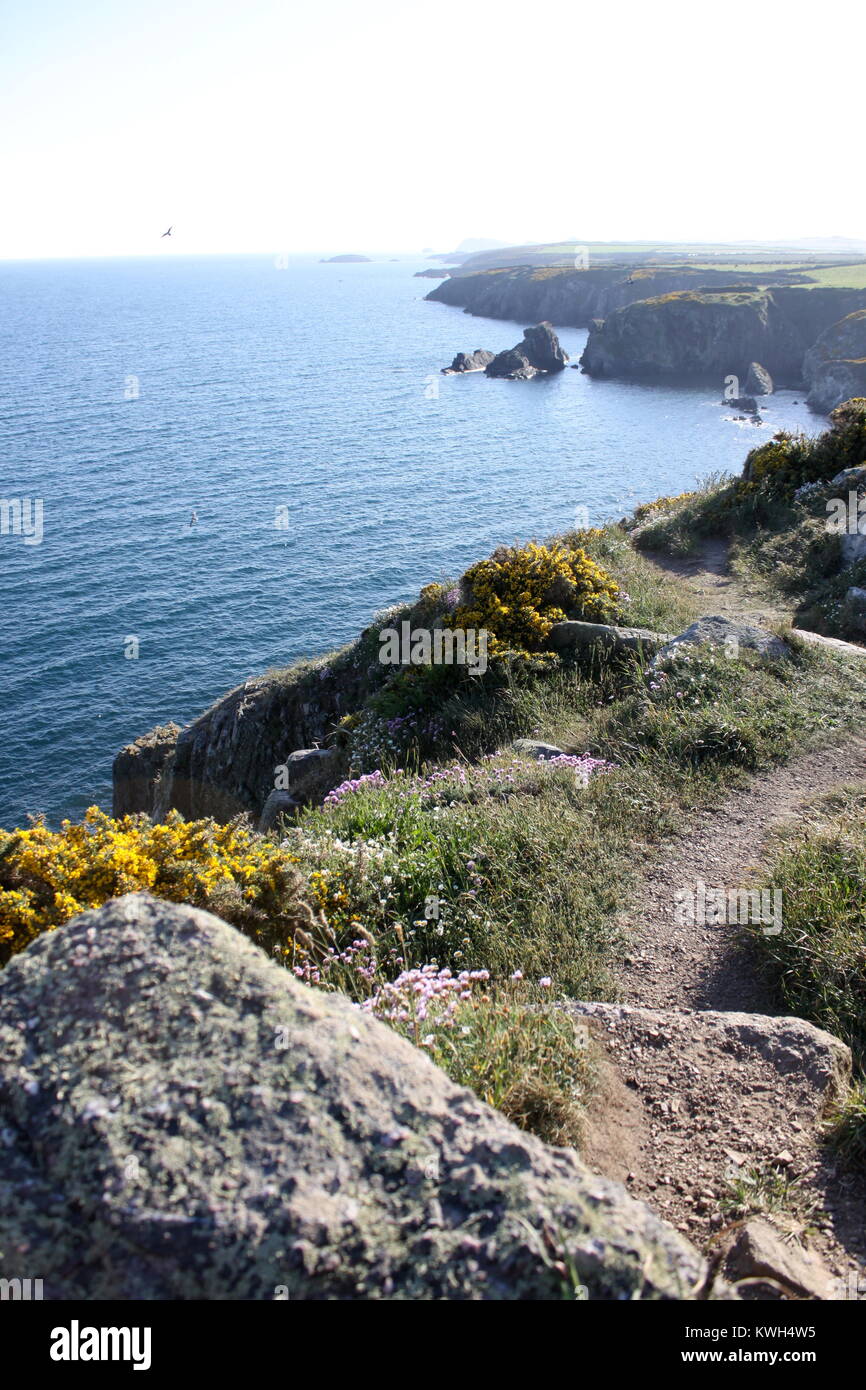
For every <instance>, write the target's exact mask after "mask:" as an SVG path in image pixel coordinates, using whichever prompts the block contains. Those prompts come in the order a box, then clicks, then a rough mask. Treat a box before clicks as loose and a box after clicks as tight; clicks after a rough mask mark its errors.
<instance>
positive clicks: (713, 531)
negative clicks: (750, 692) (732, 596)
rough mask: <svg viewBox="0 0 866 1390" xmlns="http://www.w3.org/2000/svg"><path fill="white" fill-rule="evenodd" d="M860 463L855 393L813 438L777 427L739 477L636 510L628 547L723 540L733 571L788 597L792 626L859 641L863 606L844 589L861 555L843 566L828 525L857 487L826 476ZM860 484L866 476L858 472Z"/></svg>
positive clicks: (863, 570) (865, 558)
mask: <svg viewBox="0 0 866 1390" xmlns="http://www.w3.org/2000/svg"><path fill="white" fill-rule="evenodd" d="M864 464H866V401H864V400H854V401H849V402H847V403H846V404H845V405H843V406H839V407H837V409H836V410H834V411H833V413H832V415H831V417H830V428H829V430H827V431H825V432H824V433H822V434H820V435H817V436H813V437H809V436H806V435H794V434H788V433H784V432H781V433H779V434H777V435H776V436H775V437H774V438H773V439H772V440H770V441H768V442H767V443H766V444H762V445H760V446H759V447H758V448H756V449H753V450H752V451H751V453H750V454H749V455H748V457H747V459H746V464H745V467H744V470H743V473H742V475H741V476H740V477H722V478H718V477H715V478H711V479H709V480H708V481H707V482H706V484H705V485H704V487H703V488H702V489H701V490H700V491H698V492H694V493H686V494H683V495H682V496H681V497H679V498H669V499H661V500H660V501H659V502H658V503H655V504H652V507H651V509H650V510H649V511H646V510H643V509H642V510H641V513H640V515H637V514H636V516H635V518H634V519H633V521H632V522H631V523H630V526H631V529H632V534H633V537H634V541H635V544H636V546H637V547H638V548H639V549H641V550H650V551H663V552H666V553H668V554H670V555H675V556H688V555H692V554H696V553H698V552H699V550H700V547H701V545H702V544H704V543H705V542H706V541H707V540H708V539H711V538H723V539H724V540H726V541H728V542H729V543H730V554H729V564H730V567H731V570H732V572H733V573H734V574H736V575H738V576H739V577H740V578H741V579H742V580H743V581H744V582H748V583H749V584H750V585H751V586H752V587H753V588H754V589H756V590H757V591H760V592H763V593H764V594H765V595H767V596H768V597H771V598H781V599H782V600H783V601H784V602H786V603H787V604H789V605H790V606H791V607H792V608H793V609H794V611H795V614H796V621H797V623H798V624H799V626H801V627H804V628H807V629H812V630H814V631H817V632H821V633H824V634H826V635H828V636H831V637H840V638H843V639H852V640H858V639H861V640H862V637H863V635H864V627H863V613H862V611H861V608H862V606H858V604H857V602H856V600H851V599H849V598H847V597H846V596H847V594H848V592H849V590H851V589H852V588H853V589H857V588H858V587H860V586H861V585H862V584H863V583H864V582H866V553H863V554H862V555H859V556H858V555H857V553H856V549H854V550H853V553H852V557H851V562H850V563H848V564H846V565H844V567H843V566H842V564H841V560H842V555H841V550H842V545H843V534H845V533H844V532H841V531H840V529H839V528H838V526H836V527H834V526H833V525H831V524H828V523H830V522H832V520H833V519H834V517H835V515H836V513H835V511H834V501H836V502H843V503H844V507H845V512H846V515H845V523H846V526H847V524H848V522H849V517H848V515H847V512H848V509H849V493H850V491H851V490H852V489H853V491H854V493H855V495H856V494H857V487H858V477H857V476H854V475H853V474H852V476H851V477H850V478H849V479H848V480H845V479H841V480H840V481H838V482H835V483H834V481H833V480H834V479H840V475H843V474H846V473H847V472H848V471H849V470H855V471H856V470H861V471H862V468H863V465H864ZM864 483H866V473H864V474H863V476H862V477H860V478H859V486H861V487H862V486H863V485H864ZM635 522H636V523H637V524H636V525H635ZM855 534H856V526H855Z"/></svg>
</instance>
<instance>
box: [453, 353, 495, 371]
mask: <svg viewBox="0 0 866 1390" xmlns="http://www.w3.org/2000/svg"><path fill="white" fill-rule="evenodd" d="M494 355H495V354H494V353H492V352H488V351H487V348H476V349H475V351H474V352H458V354H457V356H456V357H455V358H454V359H453V361H452V363H451V366H450V367H443V368H442V372H443V374H444V375H445V376H451V375H453V374H455V373H457V372H483V371H484V368H485V367H486V366H487V364H488V363H489V362H492V361H493V358H494Z"/></svg>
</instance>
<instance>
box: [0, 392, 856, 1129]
mask: <svg viewBox="0 0 866 1390" xmlns="http://www.w3.org/2000/svg"><path fill="white" fill-rule="evenodd" d="M858 411H859V407H852V410H851V411H849V412H848V414H845V413H844V412H843V413H841V414H837V418H836V419H835V420H834V427H833V433H832V434H831V436H829V442H828V439H827V438H825V440H824V441H823V442H821V441H813V442H812V443H811V444H808V445H807V444H804V443H798V442H797V441H789V440H778V441H775V442H774V443H773V445H772V446H763V451H761V450H759V451H756V454H757V455H758V457H757V458H756V457H754V456H753V457H752V459H751V464H750V466H749V468H748V469H747V472H748V473H749V475H750V476H749V478H748V479H742V480H739V481H731V482H726V483H724V484H722V485H715V486H711V487H708V488H705V489H703V490H701V491H699V492H697V493H693V494H684V495H682V496H680V497H679V498H667V499H660V500H659V502H658V503H657V504H656V505H655V506H654V507H651V508H649V509H645V510H643V511H642V513H641V516H642V518H643V520H642V522H641V523H640V524H639V525H638V527H637V530H636V532H635V535H634V537H631V536H630V535H629V529H628V526H625V525H621V524H620V525H610V526H606V527H603V528H593V529H589V530H580V531H572V532H569V533H566V534H564V535H561V536H558V537H555V538H552V539H550V540H549V541H547V542H544V543H541V542H532V543H529V544H527V545H525V546H520V547H516V546H515V547H504V548H502V549H500V550H498V551H496V552H494V554H493V555H492V556H491V557H489V559H487V560H483V561H480V562H478V563H477V564H476V565H473V566H472V567H470V569H469V570H468V571H467V572H466V574H465V575H464V576H462V578H461V580H460V581H459V582H454V583H442V584H431V585H429V586H427V588H426V589H424V590H423V591H422V593H421V595H420V597H419V600H418V602H417V604H416V605H414V606H412V607H410V608H409V609H408V610H402V609H401V610H391V611H390V612H389V613H387V614H385V615H379V617H378V618H377V620H376V622H375V623H374V624H373V625H372V626H371V628H369V629H368V630H367V632H366V633H365V634H364V635H363V636H362V638H361V639H359V643H358V644H356V646H355V647H354V648H349V649H347V651H346V652H345V653H343V654H341V655H339V656H336V657H334V658H330V659H326V660H324V661H323V662H321V663H319V664H318V665H315V666H314V667H313V668H310V670H308V669H307V667H304V668H303V672H302V675H301V679H302V680H303V681H304V682H308V681H310V680H313V681H315V682H316V683H318V684H322V683H323V680H322V676H323V673H325V674H326V675H330V676H332V677H333V673H334V672H335V671H336V672H337V676H339V672H340V671H342V670H345V672H346V681H347V684H346V687H345V688H346V689H347V690H355V691H356V692H357V699H358V705H357V708H356V709H355V710H353V711H352V712H351V713H350V714H348V715H344V716H343V717H342V719H340V720H339V721H338V720H336V719H335V720H334V723H333V728H332V738H331V747H332V749H333V761H332V763H331V764H330V772H329V776H330V779H331V789H330V791H328V792H327V795H324V796H323V797H320V798H319V799H318V804H307V805H298V806H296V807H295V808H294V809H292V810H289V811H288V812H287V813H286V814H285V815H284V816H283V817H282V822H281V823H280V824H279V825H278V826H277V828H276V829H274V830H271V831H269V832H266V833H258V832H256V831H255V830H253V829H252V827H251V825H250V823H249V821H248V820H247V819H246V818H244V817H233V818H231V819H229V820H228V822H227V823H224V824H221V823H219V822H218V820H215V819H213V818H210V817H197V818H192V819H188V820H184V819H183V818H182V817H181V816H180V815H179V814H178V813H177V812H176V811H170V812H169V813H168V815H167V816H166V817H165V818H164V819H163V820H162V821H161V823H156V824H155V823H154V822H153V821H152V820H151V819H150V818H148V817H147V816H145V815H131V816H124V817H117V818H111V817H108V816H106V815H105V814H104V813H103V812H101V811H98V810H97V809H96V808H93V809H91V811H89V812H88V813H87V816H86V817H85V819H84V821H83V822H82V823H80V824H77V825H73V824H70V823H69V822H65V823H64V824H63V826H62V827H61V829H60V830H59V831H52V830H50V829H49V828H48V827H47V826H45V825H44V824H42V823H39V822H37V823H35V824H33V825H31V826H30V827H29V828H26V829H21V830H18V831H13V832H2V833H0V938H2V940H0V946H2V952H3V959H4V960H5V959H8V958H9V957H10V956H11V955H12V954H13V953H16V952H18V951H20V950H22V949H23V948H24V947H25V946H27V944H28V943H29V942H31V941H32V940H33V939H34V938H35V937H37V936H38V935H40V934H41V933H43V932H46V931H50V930H52V929H53V928H55V927H57V926H59V925H61V924H62V923H63V922H65V921H67V920H69V918H70V917H72V916H74V915H76V913H78V912H79V911H81V910H83V909H87V908H93V907H97V906H99V905H100V904H101V903H103V902H105V901H106V900H107V899H109V898H111V897H113V896H117V895H118V894H122V893H125V892H129V891H135V890H137V889H148V890H149V891H150V892H152V893H154V894H156V895H157V896H161V897H165V898H167V899H170V900H172V901H176V902H186V903H191V904H193V905H195V906H198V907H204V908H207V909H209V910H211V911H213V912H215V913H218V914H219V915H221V916H222V917H224V918H225V920H227V921H229V922H232V923H233V924H234V925H236V926H237V927H239V928H240V929H241V930H242V931H244V932H245V933H246V934H247V935H249V936H250V937H251V938H252V939H253V940H254V941H256V942H257V943H258V944H260V945H261V946H262V947H263V948H264V949H265V950H266V951H267V952H268V954H269V955H271V957H272V958H273V959H275V960H277V961H278V962H279V963H281V964H283V965H284V966H285V967H286V968H287V969H288V970H290V971H292V972H294V974H295V975H296V976H297V977H298V978H299V979H301V980H303V981H304V982H306V983H308V984H310V985H313V986H314V987H316V988H319V989H325V990H329V991H333V990H337V991H339V992H341V993H343V994H345V995H347V996H348V997H349V998H350V999H352V1000H353V1001H354V1002H355V1003H356V1004H357V1005H358V1006H359V1007H361V1008H363V1009H365V1010H367V1011H372V1012H374V1014H375V1015H376V1016H377V1017H380V1018H382V1019H384V1020H385V1021H386V1022H388V1023H389V1024H390V1025H391V1026H392V1027H395V1028H397V1030H398V1031H401V1032H403V1033H404V1034H405V1035H406V1036H407V1037H409V1038H410V1040H412V1041H413V1042H415V1043H416V1045H418V1046H421V1047H422V1048H424V1049H425V1050H426V1051H427V1052H428V1053H429V1054H430V1055H431V1056H433V1058H434V1060H436V1061H437V1062H439V1063H440V1065H442V1066H443V1067H444V1068H445V1069H446V1070H447V1071H448V1072H449V1074H450V1075H451V1076H452V1077H454V1078H455V1079H456V1080H459V1081H460V1082H461V1083H462V1084H465V1085H468V1086H471V1087H472V1088H473V1089H474V1090H475V1091H476V1092H477V1094H479V1095H480V1096H482V1097H483V1098H484V1099H486V1100H488V1101H490V1103H491V1104H494V1105H497V1106H499V1107H500V1108H501V1109H502V1110H503V1111H504V1112H505V1113H506V1114H507V1115H509V1116H510V1117H511V1118H512V1119H514V1120H515V1121H516V1122H517V1123H518V1124H521V1125H524V1126H525V1127H527V1128H529V1129H532V1130H534V1131H535V1132H536V1133H538V1134H540V1135H542V1137H545V1138H547V1139H549V1140H552V1141H553V1142H557V1143H564V1142H573V1141H574V1136H575V1135H576V1133H577V1130H578V1127H579V1123H580V1117H579V1110H580V1100H581V1097H583V1096H585V1095H586V1093H587V1090H588V1088H590V1089H591V1087H592V1084H593V1062H592V1048H591V1047H590V1048H587V1047H586V1046H585V1039H583V1038H582V1037H581V1035H580V1033H579V1031H576V1030H575V1028H574V1026H573V1024H572V1023H571V1022H568V1021H565V1017H566V1016H564V1015H563V1014H562V1012H561V1011H558V1010H556V1009H554V1008H552V1006H551V1001H553V1000H556V999H562V998H568V997H572V998H579V999H583V1000H604V999H610V998H612V997H613V996H614V995H615V992H616V986H615V983H614V978H613V974H612V964H613V962H614V961H615V959H616V957H617V955H618V953H620V952H621V950H622V949H623V945H624V938H623V934H622V926H621V923H620V911H621V907H622V904H623V903H624V902H625V901H627V900H628V896H629V893H630V892H631V890H632V887H633V885H634V882H635V879H636V876H637V875H638V874H639V873H640V872H641V870H642V868H643V867H644V866H645V865H646V864H647V863H648V862H649V861H651V860H652V858H653V856H654V855H655V854H656V853H657V851H658V849H659V847H660V846H661V845H662V844H663V842H664V840H665V839H666V837H668V836H669V835H671V834H672V833H674V832H675V831H676V830H677V829H679V828H681V827H682V825H683V823H684V821H688V819H689V818H690V817H691V816H693V815H694V814H695V813H696V812H698V811H699V810H700V809H701V808H704V807H707V806H712V805H714V804H716V803H717V802H718V801H719V800H720V799H721V798H723V797H724V795H725V794H726V792H727V791H728V790H729V789H730V788H732V787H736V786H737V785H740V784H742V783H743V782H744V780H745V779H746V778H747V777H748V775H749V774H751V773H754V772H755V771H756V770H759V769H762V768H768V767H770V766H771V765H773V764H774V763H777V762H780V761H784V760H785V759H786V758H788V757H789V756H790V755H792V754H793V753H794V752H796V751H797V750H799V749H801V748H802V747H804V746H806V745H808V744H811V743H813V742H814V741H816V740H818V739H821V740H826V739H828V738H832V737H833V736H834V734H836V733H838V732H840V731H842V730H844V729H846V728H848V727H850V726H851V724H852V722H855V721H856V720H857V718H858V713H857V711H858V710H859V709H860V708H862V704H863V700H864V697H866V670H864V669H863V666H862V665H861V664H860V663H854V664H853V665H852V664H851V663H850V662H846V660H845V659H844V658H843V657H840V656H838V655H836V654H834V653H832V652H826V651H821V650H815V649H814V648H811V647H807V646H806V645H805V644H804V643H802V642H801V641H799V640H798V639H797V638H796V635H794V634H792V633H791V632H790V630H788V629H787V628H785V627H783V628H781V629H780V633H781V635H783V636H784V637H785V639H786V642H787V647H788V656H787V659H784V660H777V659H772V658H771V657H770V656H765V655H761V654H759V653H758V652H756V651H751V650H748V649H747V648H743V649H741V650H740V651H739V653H738V654H737V656H736V659H730V658H729V656H728V655H727V654H725V653H723V652H722V651H721V650H720V649H718V648H712V647H706V646H704V647H701V646H693V647H688V648H685V649H679V650H676V651H672V652H670V653H665V652H662V654H661V655H660V656H659V657H657V658H656V659H655V660H654V661H650V658H649V655H648V654H646V653H644V652H642V651H641V650H636V651H615V650H602V649H598V648H590V649H588V650H584V649H579V648H576V649H574V650H571V651H565V652H559V651H556V652H555V651H551V650H548V649H547V646H546V642H547V639H548V638H549V634H550V630H551V628H552V626H553V625H554V624H555V623H557V622H560V621H562V620H563V619H568V618H578V619H584V620H586V619H590V620H592V621H610V620H611V619H613V620H619V621H622V620H623V619H625V620H627V621H628V622H629V623H630V624H632V625H634V626H639V627H643V628H646V629H651V630H653V631H655V632H660V633H671V632H680V631H682V629H683V627H684V626H685V625H686V624H688V623H689V622H690V621H691V620H692V619H693V618H694V617H695V616H698V614H697V613H696V610H695V607H694V601H693V598H692V596H691V595H690V594H689V593H688V591H687V589H686V588H685V587H684V586H683V585H681V584H680V583H679V582H678V581H677V580H676V578H674V577H673V576H671V575H666V574H664V573H662V572H661V571H660V570H659V568H658V567H657V566H656V565H655V564H653V563H651V562H650V560H648V559H647V558H646V557H645V556H644V555H642V554H641V552H640V549H639V547H640V546H643V545H648V544H649V543H650V542H652V544H653V545H660V544H662V543H666V544H668V545H669V546H671V547H673V548H676V546H677V545H680V544H682V543H683V542H684V540H685V538H686V535H687V532H688V531H689V529H691V528H694V529H695V532H696V534H698V535H701V534H710V533H711V532H713V531H715V530H718V524H719V518H720V517H723V518H726V533H727V534H728V535H731V536H738V535H740V534H743V535H745V534H746V531H745V528H746V525H747V518H748V517H752V518H754V517H756V516H758V515H760V516H761V517H762V518H764V519H766V518H770V517H772V516H776V515H782V514H783V512H784V509H786V508H787V509H788V511H790V512H791V515H793V516H799V515H800V512H799V511H797V508H799V507H800V503H799V502H798V501H797V500H796V499H795V498H794V497H793V493H794V492H796V490H797V488H798V487H801V486H802V479H803V478H804V477H810V478H811V477H812V476H813V474H815V473H818V474H819V475H820V474H822V473H826V472H828V471H829V470H830V469H831V468H833V469H835V468H837V467H838V465H839V463H840V462H847V461H848V459H849V457H853V456H854V455H856V454H857V451H858V449H859V447H860V445H859V442H858V441H859V440H860V438H861V435H860V434H859V433H858V431H860V430H861V428H862V418H861V416H860V415H859V413H858ZM792 508H793V509H794V510H793V511H791V509H792ZM761 509H764V510H763V511H762V510H761ZM779 509H782V510H779ZM785 514H786V515H787V513H785ZM702 528H703V529H702ZM765 530H766V525H762V527H761V534H762V535H763V532H764V531H765ZM635 540H636V541H637V544H635V543H634V542H635ZM752 543H754V539H753V542H752ZM407 615H408V616H409V617H411V620H412V621H413V622H414V623H420V622H424V623H426V624H428V625H435V624H437V623H438V624H442V625H444V626H448V625H462V624H472V625H475V626H479V627H482V626H483V627H486V628H488V629H489V631H490V632H491V634H492V638H493V643H492V650H491V660H490V664H489V666H488V668H487V670H486V671H485V672H484V673H483V674H477V675H474V676H470V675H468V674H467V672H466V670H465V669H463V668H459V667H449V666H442V667H434V666H432V665H429V666H423V665H422V666H398V667H394V668H392V667H384V666H379V667H378V670H376V666H375V664H376V657H377V649H378V646H379V634H380V632H381V631H382V629H383V628H384V627H385V626H387V625H388V624H393V623H395V622H396V621H399V620H400V619H401V618H403V617H404V616H407ZM370 670H374V671H375V680H374V679H373V678H372V677H369V678H368V677H365V679H364V681H361V680H360V677H358V675H357V673H358V672H364V671H370ZM333 678H334V679H336V678H337V677H333ZM279 679H280V681H282V683H283V686H284V687H285V689H287V690H288V689H290V688H291V682H292V679H293V674H292V671H291V670H290V671H288V672H285V673H282V674H281V676H280V677H279ZM353 682H354V684H353ZM365 682H366V683H365ZM305 688H306V687H305ZM521 740H524V741H527V740H528V743H527V742H524V743H521V742H520V741H521ZM533 740H544V741H546V743H547V744H548V745H550V747H548V749H547V751H546V753H544V754H542V755H541V756H539V750H538V748H537V746H536V745H535V744H534V743H533ZM557 750H559V751H557ZM341 779H342V780H341Z"/></svg>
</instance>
